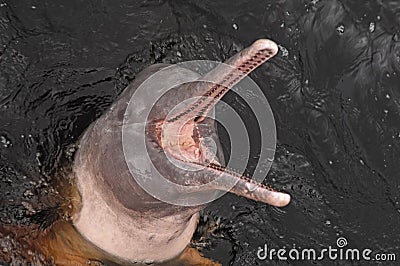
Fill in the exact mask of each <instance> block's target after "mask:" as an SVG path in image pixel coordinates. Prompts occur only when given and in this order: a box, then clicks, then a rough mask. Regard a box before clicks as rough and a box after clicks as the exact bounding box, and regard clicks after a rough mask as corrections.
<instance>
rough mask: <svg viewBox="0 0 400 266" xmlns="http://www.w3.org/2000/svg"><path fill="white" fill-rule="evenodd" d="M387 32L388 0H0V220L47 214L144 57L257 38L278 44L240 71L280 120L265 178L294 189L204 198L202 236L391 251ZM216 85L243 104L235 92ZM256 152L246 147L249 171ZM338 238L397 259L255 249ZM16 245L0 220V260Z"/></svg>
mask: <svg viewBox="0 0 400 266" xmlns="http://www.w3.org/2000/svg"><path fill="white" fill-rule="evenodd" d="M399 34H400V2H399V1H381V0H371V1H355V0H353V1H336V0H330V1H328V0H325V1H324V0H320V1H319V0H314V1H302V0H287V1H285V0H279V1H268V0H267V1H260V0H246V1H244V0H239V1H229V0H222V1H183V0H175V1H172V0H171V1H151V0H148V1H133V0H132V1H111V0H98V1H94V0H89V1H77V0H73V1H60V0H42V1H21V0H19V1H18V0H14V1H5V0H0V204H1V205H0V222H1V223H2V224H3V225H4V224H12V225H21V226H22V225H29V224H35V223H38V224H40V225H41V226H46V223H49V221H47V220H51V219H52V210H54V209H56V208H57V206H58V205H59V204H61V203H62V197H60V195H59V194H58V192H57V186H56V183H57V182H60V179H61V183H62V182H63V181H65V182H68V180H62V178H61V177H58V178H56V177H55V176H57V173H58V172H60V170H62V169H63V167H65V168H68V165H70V163H71V160H72V156H73V153H74V151H75V150H76V142H77V140H78V138H79V136H80V135H81V133H82V132H83V131H84V129H85V128H86V127H87V126H88V125H89V124H90V123H91V122H93V121H94V120H95V119H96V118H97V117H99V116H100V115H101V114H102V113H103V112H104V111H105V110H106V109H107V108H108V107H109V106H110V104H111V103H112V102H113V101H114V100H115V99H116V98H117V96H118V95H119V93H121V91H122V90H123V89H124V88H125V86H126V85H127V84H128V83H129V82H130V81H131V80H132V79H134V77H135V74H136V73H138V72H139V71H141V70H142V69H144V68H145V67H146V66H148V65H151V64H153V63H156V62H167V63H176V62H181V61H185V60H192V59H209V60H219V61H223V60H224V59H225V58H226V57H228V56H229V55H232V54H234V52H235V51H238V50H240V49H242V48H243V47H245V46H247V45H249V44H251V43H252V42H253V41H254V40H256V39H258V38H270V39H273V40H274V41H276V42H277V43H278V44H279V46H280V52H279V54H278V55H277V56H276V57H275V58H273V59H272V60H270V61H269V62H268V63H266V64H264V65H263V66H262V67H260V68H259V69H257V70H256V71H255V72H254V73H253V74H252V75H251V77H252V78H253V80H254V81H255V82H257V84H258V85H259V86H260V87H261V89H262V90H263V92H264V93H265V95H266V97H267V98H268V100H269V103H270V105H271V108H272V110H273V112H274V116H275V120H276V126H277V139H278V145H277V149H276V155H275V161H274V164H273V166H272V169H271V171H270V172H269V174H268V177H267V178H266V180H265V182H266V183H268V184H271V185H273V186H275V187H277V188H279V189H282V190H284V191H287V192H288V193H289V194H290V195H291V196H292V202H291V204H290V205H289V206H287V207H285V208H281V209H279V208H275V207H271V206H268V205H265V204H263V203H259V202H254V201H251V200H247V199H245V198H240V197H237V196H234V195H231V194H227V195H225V196H224V197H223V198H221V199H219V200H217V201H216V202H214V203H212V204H211V205H209V207H208V208H207V209H206V210H205V211H204V213H203V217H205V218H204V219H205V220H207V219H213V220H218V219H220V220H221V223H222V225H221V226H220V227H221V228H220V230H217V231H216V232H214V234H211V235H210V236H209V237H208V238H207V240H206V241H205V243H202V244H201V245H200V244H199V245H198V246H199V249H200V250H201V251H202V252H203V253H204V254H205V256H206V257H208V258H211V259H213V260H216V261H219V262H221V263H222V264H223V265H267V264H268V265H399V263H400V262H399V261H400V203H399V202H400V174H399V173H400V161H399V157H400V75H399V74H400V72H399V70H400V41H399V37H400V36H399ZM224 100H225V101H226V102H228V103H230V104H231V105H232V106H234V107H235V108H236V110H238V112H239V113H240V114H241V115H242V117H244V118H246V117H250V116H251V115H250V114H249V111H248V108H247V107H246V105H245V104H243V102H242V101H241V99H239V98H238V97H237V96H236V95H235V94H234V93H233V92H231V93H228V95H226V96H225V97H224ZM245 120H246V121H250V122H248V127H249V128H250V129H251V128H252V126H253V127H254V126H256V125H253V124H251V123H252V122H251V121H252V120H251V119H250V118H249V119H245ZM223 141H224V140H223ZM225 142H226V141H224V143H225ZM256 163H257V154H256V153H255V152H254V151H253V156H252V157H251V158H250V161H249V164H248V168H247V171H248V172H249V173H252V170H253V169H254V167H255V165H256ZM38 213H39V214H42V215H39V216H38V215H35V214H38ZM44 214H46V215H47V216H46V215H44ZM54 215H55V214H54ZM54 215H53V216H54ZM38 217H39V218H40V217H42V219H38ZM210 217H211V218H210ZM202 219H203V218H202ZM50 223H51V222H50ZM339 237H344V238H346V240H347V242H348V245H347V247H348V248H358V249H361V250H362V249H364V248H369V249H371V250H373V251H374V252H375V253H395V254H396V259H397V261H396V262H381V263H379V262H377V261H373V262H366V261H339V260H336V261H329V260H328V261H314V262H312V261H286V262H283V261H277V260H275V261H262V260H260V259H258V258H257V251H258V247H264V244H268V247H270V248H276V249H278V248H281V247H286V248H287V249H289V248H291V247H293V246H294V247H297V248H314V249H316V250H321V249H323V248H327V247H328V246H332V247H337V246H336V240H337V239H338V238H339ZM21 249H23V247H22V246H21V245H19V244H18V239H13V238H12V237H11V236H10V235H7V234H5V233H3V232H0V264H2V263H1V258H2V256H4V254H6V253H8V254H9V253H10V252H11V253H12V254H13V256H14V257H13V258H15V261H19V262H18V263H14V265H20V264H19V263H22V261H23V259H22V257H21ZM2 254H3V255H2ZM38 256H39V255H38Z"/></svg>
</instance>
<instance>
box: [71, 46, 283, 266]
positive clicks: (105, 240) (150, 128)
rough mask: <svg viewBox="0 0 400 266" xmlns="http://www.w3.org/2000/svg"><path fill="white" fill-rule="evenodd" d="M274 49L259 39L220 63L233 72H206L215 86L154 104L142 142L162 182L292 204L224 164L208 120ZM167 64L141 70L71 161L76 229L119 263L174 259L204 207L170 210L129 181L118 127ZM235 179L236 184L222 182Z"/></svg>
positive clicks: (177, 92) (179, 91)
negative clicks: (210, 144) (213, 148)
mask: <svg viewBox="0 0 400 266" xmlns="http://www.w3.org/2000/svg"><path fill="white" fill-rule="evenodd" d="M277 51H278V48H277V45H276V44H275V43H274V42H272V41H269V40H258V41H256V42H255V43H253V44H252V45H251V46H250V47H248V48H246V49H244V50H242V51H241V52H239V53H238V54H236V55H234V56H233V57H232V58H230V59H229V60H227V61H226V62H225V63H226V64H227V65H229V66H231V69H232V71H227V70H226V69H224V70H222V69H218V68H215V69H213V70H211V71H210V72H209V73H207V74H206V76H208V77H210V76H212V77H217V78H218V80H219V84H210V83H204V82H203V83H202V82H199V83H197V84H185V85H181V86H179V87H177V88H175V89H174V90H173V91H171V92H170V93H168V94H166V95H165V96H164V97H162V98H161V99H160V100H159V101H158V102H157V103H156V104H155V106H154V107H153V110H152V112H151V113H150V115H149V117H148V118H147V121H146V136H145V142H146V146H147V150H148V155H149V158H150V159H151V161H152V163H153V164H154V166H155V167H156V168H157V169H158V171H159V172H160V173H161V174H162V175H163V176H164V177H165V178H166V179H168V180H169V181H171V182H173V183H176V184H181V185H185V186H199V185H204V184H208V183H209V182H210V181H213V180H222V181H219V182H215V183H213V184H212V185H209V186H205V191H211V192H212V191H213V190H214V191H216V190H223V191H224V190H225V191H230V192H232V193H235V194H237V195H240V196H244V197H247V198H249V199H253V200H257V201H261V202H265V203H268V204H271V205H274V206H285V205H287V204H288V203H289V201H290V196H289V195H287V194H285V193H281V192H276V191H274V190H272V189H270V188H269V187H267V186H265V185H262V184H260V183H257V182H256V181H253V180H251V179H249V178H247V177H244V176H241V175H240V174H237V173H234V172H232V171H228V170H226V169H225V168H224V167H223V166H221V165H222V164H223V162H224V159H223V156H222V152H221V150H220V148H221V147H220V144H219V141H218V136H217V134H216V129H215V125H214V122H213V121H212V120H211V119H209V118H206V115H207V113H208V112H209V111H210V109H211V108H212V107H213V106H214V105H215V104H216V103H217V102H218V100H220V99H221V98H222V96H223V95H224V94H225V93H226V92H227V91H228V90H229V89H230V88H231V87H233V86H234V85H235V84H236V83H238V82H239V81H240V80H241V79H242V78H244V77H245V76H247V75H248V74H249V73H250V72H251V71H252V70H253V69H255V68H256V67H258V66H259V65H261V64H262V63H264V62H265V61H266V60H268V59H269V58H271V57H273V56H274V55H275V54H276V53H277ZM167 66H168V65H164V64H157V65H152V66H150V67H148V68H146V69H145V70H143V71H142V72H141V73H139V74H138V75H137V77H136V79H135V80H134V81H133V82H132V83H131V84H130V85H129V86H128V87H127V88H126V89H125V91H124V92H123V93H122V95H121V96H120V98H119V99H118V101H116V102H115V103H114V104H113V105H112V107H111V108H110V109H109V110H108V111H107V112H106V113H105V114H104V115H103V116H101V117H100V118H99V119H98V120H97V121H96V122H95V123H93V124H92V125H91V126H90V128H89V129H88V130H87V131H86V132H85V134H84V135H83V137H82V139H81V141H80V147H79V150H78V152H77V154H76V157H75V163H74V172H75V174H76V178H77V183H78V189H79V192H80V194H81V200H82V202H81V208H80V210H79V212H78V213H77V215H76V217H75V218H74V226H75V227H76V229H77V230H78V231H79V232H80V234H81V235H82V236H83V237H85V238H86V239H87V240H88V241H90V242H91V243H93V244H94V245H95V246H97V247H98V248H100V249H101V250H103V251H104V252H105V253H107V254H108V255H110V256H111V257H114V258H115V259H116V260H118V261H124V262H157V261H166V260H169V259H171V258H174V257H176V256H178V255H179V254H180V253H181V252H182V251H183V250H184V249H185V247H186V246H187V244H188V243H189V242H190V240H191V238H192V236H193V233H194V231H195V229H196V225H197V221H198V212H199V210H201V209H203V208H204V207H205V204H201V205H199V206H180V205H173V204H169V203H166V202H163V201H161V200H158V199H156V198H155V197H153V196H151V195H149V194H148V193H147V192H146V191H145V190H144V189H143V188H142V187H141V186H140V185H138V183H137V182H136V180H135V179H134V177H133V176H132V173H131V171H130V169H129V167H128V165H127V162H126V159H125V156H124V151H123V137H122V129H123V123H124V115H125V113H126V110H127V107H128V103H129V101H130V99H131V97H132V95H133V93H134V92H135V90H136V89H137V88H138V87H139V86H140V85H141V84H142V83H143V82H144V81H145V80H146V79H147V78H149V77H150V76H151V75H153V74H154V73H156V72H157V71H159V70H161V69H164V68H166V67H167ZM178 72H179V73H176V75H178V76H179V75H182V76H188V75H189V76H190V75H192V76H194V77H197V78H201V77H199V76H198V75H197V74H196V73H194V72H191V71H189V70H186V69H182V71H178ZM196 75H197V76H196ZM178 78H179V77H178ZM154 89H157V88H154ZM194 96H204V97H205V98H201V99H199V100H197V101H194V102H192V103H191V104H189V105H188V106H187V107H185V109H183V110H180V111H177V112H176V113H173V114H172V115H168V113H169V112H170V111H171V110H172V109H173V108H174V106H176V105H177V104H179V103H180V102H182V101H184V100H185V99H187V98H191V97H194ZM130 115H133V116H134V115H135V114H130ZM167 115H168V117H167ZM202 125H207V128H208V129H209V130H208V132H209V133H207V134H208V137H211V138H212V139H213V140H214V142H215V143H216V145H217V148H218V152H217V154H214V155H215V156H214V155H210V153H209V152H208V151H207V147H205V145H204V144H203V142H202V138H203V137H204V136H203V134H205V133H204V132H202V131H201V130H199V128H201V126H202ZM169 158H173V159H174V160H176V161H179V162H180V163H181V164H183V165H186V166H188V167H199V166H201V167H202V168H201V169H200V170H198V171H186V170H185V169H183V168H180V167H178V166H177V165H175V164H174V163H172V162H171V160H170V159H169ZM232 182H233V183H234V184H235V185H234V186H233V187H230V186H228V185H227V184H228V183H230V184H231V183H232ZM165 193H168V192H167V191H166V192H165Z"/></svg>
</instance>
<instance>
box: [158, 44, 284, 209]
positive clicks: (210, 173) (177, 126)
mask: <svg viewBox="0 0 400 266" xmlns="http://www.w3.org/2000/svg"><path fill="white" fill-rule="evenodd" d="M277 52H278V47H277V45H276V44H275V43H274V42H273V41H270V40H266V39H261V40H257V41H256V42H254V43H253V44H252V45H251V46H249V47H247V48H246V49H244V50H242V51H241V52H239V53H237V54H236V55H234V56H233V57H231V58H230V59H228V60H227V61H226V62H225V63H224V64H221V65H218V66H217V67H215V68H214V69H212V70H211V71H209V72H208V73H207V74H205V75H204V76H203V77H202V78H200V79H199V82H198V83H197V82H196V83H197V84H195V86H198V88H197V90H200V92H201V93H200V95H202V96H201V97H199V98H198V99H197V100H196V101H194V102H192V103H191V104H189V105H187V106H185V108H183V109H181V110H180V111H178V112H175V113H173V114H172V115H168V116H167V117H166V118H165V119H163V120H162V121H160V122H158V123H157V126H156V128H155V129H154V130H155V131H156V132H155V134H154V135H156V140H157V142H158V144H159V146H161V147H162V149H163V150H164V152H165V153H166V154H167V155H169V156H170V157H172V158H174V159H177V160H179V161H181V162H182V163H184V164H187V165H190V166H193V167H201V170H199V171H201V173H202V174H203V175H204V176H206V178H204V179H203V180H208V181H212V182H210V183H209V184H208V185H207V186H205V187H203V189H204V188H205V189H207V190H209V189H210V190H212V189H213V190H222V191H230V192H232V193H234V194H237V195H240V196H244V197H246V198H249V199H253V200H256V201H261V202H264V203H267V204H270V205H273V206H278V207H282V206H285V205H287V204H289V202H290V196H289V195H288V194H286V193H283V192H278V191H276V190H275V189H273V188H271V187H269V186H266V185H264V184H262V183H259V182H257V181H255V180H253V179H250V178H249V177H246V176H243V175H242V174H239V173H237V172H236V171H234V170H228V169H226V168H225V167H223V166H221V165H220V163H219V162H218V160H217V159H216V158H215V156H210V155H208V154H209V153H208V151H207V147H204V146H203V145H202V138H203V136H202V135H201V133H199V131H198V125H199V124H200V123H201V122H202V121H203V120H204V119H205V118H206V116H207V114H208V113H209V112H210V110H211V109H212V108H213V107H214V106H215V105H216V104H217V102H218V101H219V100H220V99H221V98H222V97H223V96H224V95H225V94H226V93H227V92H228V91H229V90H230V89H231V88H232V87H233V86H235V85H236V84H237V83H238V82H240V81H241V80H242V79H243V78H244V77H246V76H247V75H248V74H249V73H251V72H252V71H253V70H254V69H256V68H257V67H258V66H260V65H261V64H263V63H264V62H266V61H267V60H268V59H270V58H272V57H273V56H274V55H276V53H277ZM203 80H212V81H214V82H202V81H203ZM154 135H153V136H154ZM189 176H190V174H189ZM198 177H199V175H196V176H193V177H191V178H193V179H195V178H197V179H198ZM197 184H198V183H197Z"/></svg>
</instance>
